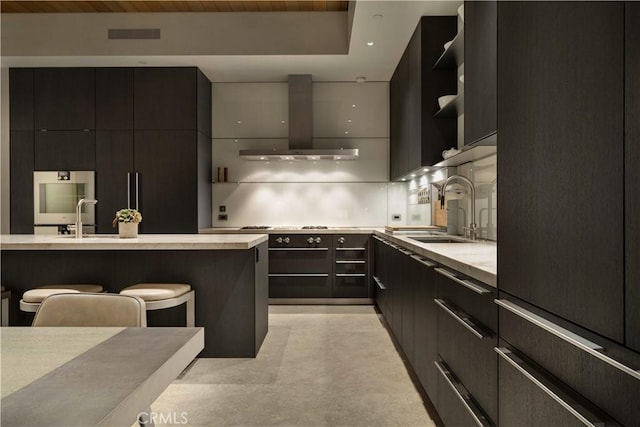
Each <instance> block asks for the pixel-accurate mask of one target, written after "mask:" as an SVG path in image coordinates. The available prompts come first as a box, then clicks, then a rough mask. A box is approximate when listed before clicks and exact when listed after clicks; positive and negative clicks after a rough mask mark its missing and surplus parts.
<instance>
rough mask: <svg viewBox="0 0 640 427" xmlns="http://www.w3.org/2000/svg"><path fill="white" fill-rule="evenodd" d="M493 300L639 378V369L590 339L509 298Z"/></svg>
mask: <svg viewBox="0 0 640 427" xmlns="http://www.w3.org/2000/svg"><path fill="white" fill-rule="evenodd" d="M494 302H495V303H496V304H498V305H499V306H500V307H502V308H504V309H506V310H509V311H510V312H512V313H513V314H515V315H517V316H518V317H521V318H522V319H524V320H526V321H528V322H530V323H533V324H534V325H536V326H538V327H539V328H542V329H544V330H545V331H547V332H549V333H550V334H553V335H555V336H557V337H558V338H560V339H562V340H563V341H566V342H568V343H569V344H571V345H573V346H575V347H577V348H579V349H580V350H582V351H584V352H586V353H589V354H591V355H592V356H595V357H596V358H598V359H600V360H602V361H603V362H605V363H607V364H609V365H611V366H613V367H614V368H616V369H619V370H621V371H622V372H624V373H625V374H628V375H631V376H632V377H634V378H636V379H638V380H640V371H638V370H635V369H633V368H631V367H629V366H627V365H625V364H623V363H621V362H618V361H617V360H615V359H612V358H611V357H609V356H608V355H606V354H604V353H603V352H604V351H605V349H604V348H603V347H602V346H601V345H599V344H596V343H594V342H592V341H589V340H588V339H586V338H584V337H582V336H580V335H578V334H575V333H573V332H571V331H569V330H567V329H565V328H563V327H562V326H559V325H556V324H555V323H553V322H551V321H549V320H547V319H545V318H544V317H542V316H539V315H537V314H535V313H532V312H530V311H529V310H526V309H524V308H522V307H520V306H518V305H516V304H514V303H512V302H511V301H509V300H506V299H495V300H494Z"/></svg>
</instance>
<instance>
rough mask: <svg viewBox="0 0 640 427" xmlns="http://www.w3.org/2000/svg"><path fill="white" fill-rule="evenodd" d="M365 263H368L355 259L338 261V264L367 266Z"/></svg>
mask: <svg viewBox="0 0 640 427" xmlns="http://www.w3.org/2000/svg"><path fill="white" fill-rule="evenodd" d="M365 263H366V261H363V260H357V259H354V260H337V261H336V264H365Z"/></svg>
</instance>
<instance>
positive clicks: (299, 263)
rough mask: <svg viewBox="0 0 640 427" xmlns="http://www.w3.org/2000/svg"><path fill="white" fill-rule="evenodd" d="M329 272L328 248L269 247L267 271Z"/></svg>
mask: <svg viewBox="0 0 640 427" xmlns="http://www.w3.org/2000/svg"><path fill="white" fill-rule="evenodd" d="M330 272H331V264H330V261H329V251H328V250H326V249H325V250H307V249H304V250H303V249H301V250H292V249H287V250H274V249H273V248H270V249H269V273H326V274H327V275H328V274H329V273H330Z"/></svg>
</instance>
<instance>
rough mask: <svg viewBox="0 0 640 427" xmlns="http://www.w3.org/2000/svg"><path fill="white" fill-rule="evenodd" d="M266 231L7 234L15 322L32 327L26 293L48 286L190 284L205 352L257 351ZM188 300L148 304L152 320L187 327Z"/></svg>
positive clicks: (4, 246)
mask: <svg viewBox="0 0 640 427" xmlns="http://www.w3.org/2000/svg"><path fill="white" fill-rule="evenodd" d="M267 240H268V236H267V235H266V234H242V235H198V234H161V235H153V234H141V235H139V236H138V237H137V238H133V239H120V238H118V236H116V235H89V236H85V237H83V238H82V239H77V238H76V237H74V236H42V235H2V236H0V256H1V262H2V273H1V275H2V284H3V285H4V286H6V287H7V288H8V289H9V290H10V291H11V293H12V298H11V302H10V304H11V309H10V318H9V325H10V326H28V325H30V324H31V322H32V320H33V314H32V313H25V312H22V311H20V309H19V301H20V297H21V295H22V294H23V293H24V292H25V291H26V290H29V289H33V288H36V287H38V286H43V285H55V284H73V283H87V284H98V285H101V286H102V287H103V288H104V290H105V291H106V292H112V293H118V292H120V291H121V290H122V289H124V288H126V287H127V286H130V285H133V284H136V283H186V284H189V285H190V286H191V288H192V289H193V290H195V314H196V322H195V325H196V326H201V327H204V333H205V348H204V350H203V351H202V353H201V354H200V357H255V356H256V355H257V353H258V351H259V349H260V346H261V345H262V341H263V340H264V337H265V336H266V334H267V329H268V295H269V289H268V252H267ZM185 316H186V314H185V306H184V304H183V305H180V306H178V307H173V308H168V309H163V310H157V311H148V312H147V321H148V324H149V326H184V324H185V321H184V319H185Z"/></svg>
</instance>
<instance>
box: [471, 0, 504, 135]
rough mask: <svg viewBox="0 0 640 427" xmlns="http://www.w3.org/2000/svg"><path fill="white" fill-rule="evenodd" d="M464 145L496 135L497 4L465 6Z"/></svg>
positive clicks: (493, 2) (479, 3) (475, 2)
mask: <svg viewBox="0 0 640 427" xmlns="http://www.w3.org/2000/svg"><path fill="white" fill-rule="evenodd" d="M464 15H465V19H464V144H465V145H469V144H473V143H476V142H479V141H481V140H483V139H484V138H486V137H487V136H490V135H492V134H494V133H495V132H496V129H497V114H498V110H497V103H498V87H497V83H498V2H496V1H466V2H465V3H464Z"/></svg>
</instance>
